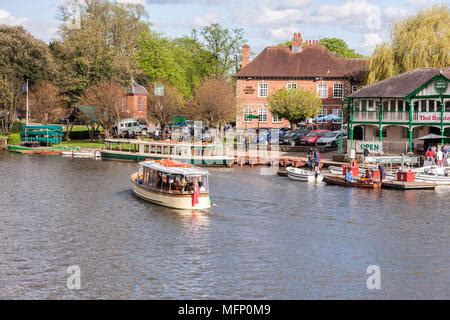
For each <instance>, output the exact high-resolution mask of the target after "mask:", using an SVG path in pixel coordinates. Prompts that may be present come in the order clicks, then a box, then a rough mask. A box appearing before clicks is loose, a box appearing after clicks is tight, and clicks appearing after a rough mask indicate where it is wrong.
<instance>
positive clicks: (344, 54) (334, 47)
mask: <svg viewBox="0 0 450 320" xmlns="http://www.w3.org/2000/svg"><path fill="white" fill-rule="evenodd" d="M319 43H320V44H321V45H322V46H324V47H326V48H327V49H328V50H330V51H331V52H334V53H336V54H337V55H338V57H341V58H362V57H364V56H363V55H361V54H359V53H356V51H355V50H354V49H351V48H349V46H348V44H347V43H346V42H345V41H344V40H342V39H339V38H323V39H320V41H319Z"/></svg>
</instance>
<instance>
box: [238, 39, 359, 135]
mask: <svg viewBox="0 0 450 320" xmlns="http://www.w3.org/2000/svg"><path fill="white" fill-rule="evenodd" d="M367 71H368V61H367V60H366V59H343V58H339V57H337V56H336V55H335V54H334V53H332V52H330V51H328V50H327V49H326V48H325V47H323V46H321V45H319V41H317V40H307V41H303V39H302V36H301V34H300V33H296V34H294V38H293V41H292V46H290V47H268V48H266V49H264V50H263V51H262V52H261V53H260V54H259V55H258V56H257V57H256V58H255V59H254V60H253V61H250V47H249V46H248V45H244V46H243V48H242V68H241V70H240V71H239V72H238V73H237V74H236V75H235V77H236V100H237V112H236V126H237V127H238V128H242V129H247V128H248V129H249V128H257V127H260V128H282V127H288V126H289V121H287V120H286V119H280V118H279V117H278V116H277V115H273V114H271V112H270V110H269V106H268V97H269V95H270V94H272V93H274V92H276V91H277V90H280V89H282V88H288V89H299V88H304V89H307V90H311V91H313V92H315V93H316V94H317V95H318V96H319V97H320V98H321V99H322V103H323V106H322V110H321V112H320V113H319V114H318V116H324V115H329V114H335V115H338V116H340V115H341V114H342V99H343V97H345V96H347V95H349V94H351V93H352V92H356V91H357V90H359V89H360V87H361V85H362V83H363V81H364V79H365V76H366V74H367ZM249 115H253V116H258V119H249V118H248V116H249Z"/></svg>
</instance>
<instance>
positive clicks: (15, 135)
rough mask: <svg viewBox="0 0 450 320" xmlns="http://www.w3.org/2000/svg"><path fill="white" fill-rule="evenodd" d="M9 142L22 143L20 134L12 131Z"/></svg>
mask: <svg viewBox="0 0 450 320" xmlns="http://www.w3.org/2000/svg"><path fill="white" fill-rule="evenodd" d="M8 144H13V145H18V144H20V134H19V133H11V134H10V135H9V136H8Z"/></svg>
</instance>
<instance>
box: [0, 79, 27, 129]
mask: <svg viewBox="0 0 450 320" xmlns="http://www.w3.org/2000/svg"><path fill="white" fill-rule="evenodd" d="M21 88H22V87H21V83H20V81H15V80H8V79H6V78H0V132H3V133H10V132H11V130H12V128H13V124H14V121H15V119H16V111H17V109H18V106H19V105H20V103H21V102H22V101H23V99H22V98H23V94H22V89H21Z"/></svg>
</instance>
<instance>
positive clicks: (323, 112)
mask: <svg viewBox="0 0 450 320" xmlns="http://www.w3.org/2000/svg"><path fill="white" fill-rule="evenodd" d="M326 115H328V109H327V108H322V109H321V110H320V112H319V114H318V115H317V118H320V117H324V116H326ZM317 123H326V121H325V120H317Z"/></svg>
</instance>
